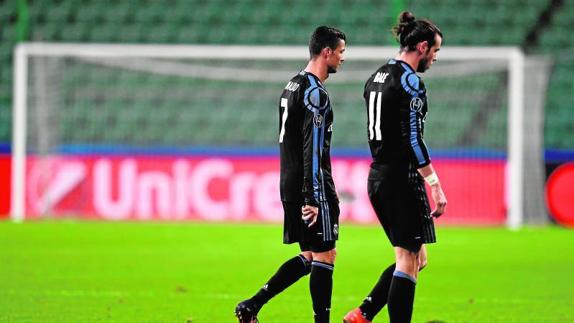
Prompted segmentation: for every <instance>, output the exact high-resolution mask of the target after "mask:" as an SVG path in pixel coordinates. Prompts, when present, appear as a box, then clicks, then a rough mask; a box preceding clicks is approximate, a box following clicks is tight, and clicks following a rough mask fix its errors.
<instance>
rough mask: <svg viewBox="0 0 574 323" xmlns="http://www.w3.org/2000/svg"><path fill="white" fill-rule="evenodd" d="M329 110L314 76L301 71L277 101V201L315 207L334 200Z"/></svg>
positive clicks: (327, 98) (328, 102)
mask: <svg viewBox="0 0 574 323" xmlns="http://www.w3.org/2000/svg"><path fill="white" fill-rule="evenodd" d="M332 129H333V110H332V109H331V102H330V101H329V94H328V93H327V91H326V90H325V88H324V87H323V84H322V83H321V81H320V80H319V78H317V76H315V75H313V74H311V73H308V72H305V71H301V72H300V73H299V74H297V75H296V76H295V77H293V78H292V79H291V80H290V81H289V83H287V85H286V86H285V88H284V89H283V93H282V94H281V98H280V100H279V147H280V155H281V175H280V176H281V179H280V191H281V200H282V201H287V202H295V203H305V204H308V205H314V206H319V205H320V204H321V203H322V202H325V201H335V200H337V194H336V191H335V184H334V182H333V177H332V175H331V157H330V146H331V134H332Z"/></svg>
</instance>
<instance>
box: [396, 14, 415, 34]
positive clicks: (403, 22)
mask: <svg viewBox="0 0 574 323" xmlns="http://www.w3.org/2000/svg"><path fill="white" fill-rule="evenodd" d="M415 20H416V18H415V15H413V14H412V13H411V12H410V11H403V12H401V14H400V15H399V23H398V24H397V26H396V27H395V33H396V34H397V35H400V34H402V33H404V32H405V29H407V28H408V27H409V25H411V24H412V23H414V22H415Z"/></svg>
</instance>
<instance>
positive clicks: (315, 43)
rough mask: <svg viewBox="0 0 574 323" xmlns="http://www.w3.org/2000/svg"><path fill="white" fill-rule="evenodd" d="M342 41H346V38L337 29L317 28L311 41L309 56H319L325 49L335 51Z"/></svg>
mask: <svg viewBox="0 0 574 323" xmlns="http://www.w3.org/2000/svg"><path fill="white" fill-rule="evenodd" d="M340 40H346V36H345V34H344V33H343V32H342V31H340V30H338V29H337V28H333V27H327V26H320V27H317V28H316V29H315V31H314V32H313V34H311V39H309V55H311V58H313V57H315V56H317V55H319V54H320V53H321V51H322V50H323V48H325V47H329V48H331V49H332V50H335V49H337V47H338V46H339V41H340Z"/></svg>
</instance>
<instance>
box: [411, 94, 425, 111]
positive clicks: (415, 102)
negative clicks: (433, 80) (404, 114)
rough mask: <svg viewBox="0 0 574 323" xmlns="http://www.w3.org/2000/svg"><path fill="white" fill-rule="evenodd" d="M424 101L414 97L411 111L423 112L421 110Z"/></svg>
mask: <svg viewBox="0 0 574 323" xmlns="http://www.w3.org/2000/svg"><path fill="white" fill-rule="evenodd" d="M423 104H424V103H423V100H421V98H419V97H414V98H412V99H411V103H410V106H411V110H412V111H416V112H421V109H422V108H423Z"/></svg>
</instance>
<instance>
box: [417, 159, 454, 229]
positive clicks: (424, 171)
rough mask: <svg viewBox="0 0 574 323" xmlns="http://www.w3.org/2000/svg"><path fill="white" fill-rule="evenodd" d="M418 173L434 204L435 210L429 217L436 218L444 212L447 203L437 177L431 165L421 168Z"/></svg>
mask: <svg viewBox="0 0 574 323" xmlns="http://www.w3.org/2000/svg"><path fill="white" fill-rule="evenodd" d="M418 171H419V174H421V176H422V177H423V178H424V179H425V182H427V183H428V184H429V186H430V188H431V196H432V199H433V201H434V204H435V209H434V211H432V213H431V215H432V216H434V217H436V218H438V217H439V216H441V215H442V214H443V213H444V212H445V210H446V203H447V201H446V196H445V195H444V192H443V190H442V187H441V185H440V180H439V178H438V175H437V173H436V171H435V170H434V168H433V166H432V164H428V165H426V166H424V167H421V168H419V169H418Z"/></svg>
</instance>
